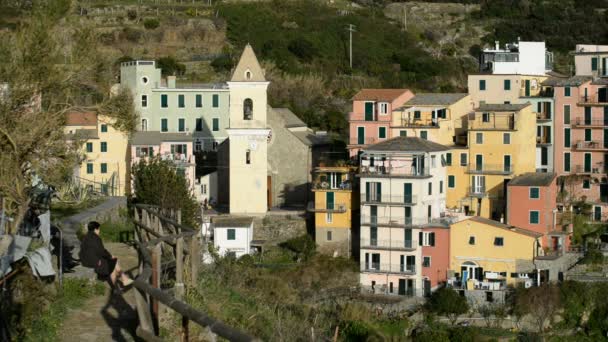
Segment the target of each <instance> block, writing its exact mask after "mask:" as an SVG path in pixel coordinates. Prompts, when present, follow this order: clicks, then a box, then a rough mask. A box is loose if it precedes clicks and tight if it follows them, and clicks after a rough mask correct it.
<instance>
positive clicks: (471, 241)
mask: <svg viewBox="0 0 608 342" xmlns="http://www.w3.org/2000/svg"><path fill="white" fill-rule="evenodd" d="M476 243H477V241H476V239H475V235H469V246H475V244H476Z"/></svg>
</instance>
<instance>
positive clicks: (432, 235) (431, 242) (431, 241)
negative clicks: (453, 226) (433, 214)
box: [429, 233, 435, 246]
mask: <svg viewBox="0 0 608 342" xmlns="http://www.w3.org/2000/svg"><path fill="white" fill-rule="evenodd" d="M429 245H431V246H435V233H429Z"/></svg>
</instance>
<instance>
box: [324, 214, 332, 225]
mask: <svg viewBox="0 0 608 342" xmlns="http://www.w3.org/2000/svg"><path fill="white" fill-rule="evenodd" d="M325 222H326V223H332V222H334V213H326V214H325Z"/></svg>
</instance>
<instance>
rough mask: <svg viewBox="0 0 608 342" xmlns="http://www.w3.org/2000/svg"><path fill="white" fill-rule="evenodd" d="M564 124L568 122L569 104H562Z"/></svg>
mask: <svg viewBox="0 0 608 342" xmlns="http://www.w3.org/2000/svg"><path fill="white" fill-rule="evenodd" d="M564 124H565V125H569V124H570V105H569V104H567V105H564Z"/></svg>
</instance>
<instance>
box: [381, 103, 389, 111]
mask: <svg viewBox="0 0 608 342" xmlns="http://www.w3.org/2000/svg"><path fill="white" fill-rule="evenodd" d="M380 114H388V103H386V102H381V103H380Z"/></svg>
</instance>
